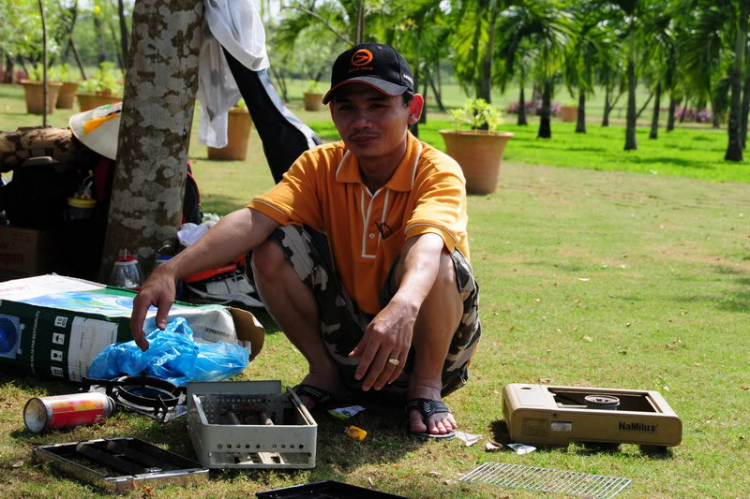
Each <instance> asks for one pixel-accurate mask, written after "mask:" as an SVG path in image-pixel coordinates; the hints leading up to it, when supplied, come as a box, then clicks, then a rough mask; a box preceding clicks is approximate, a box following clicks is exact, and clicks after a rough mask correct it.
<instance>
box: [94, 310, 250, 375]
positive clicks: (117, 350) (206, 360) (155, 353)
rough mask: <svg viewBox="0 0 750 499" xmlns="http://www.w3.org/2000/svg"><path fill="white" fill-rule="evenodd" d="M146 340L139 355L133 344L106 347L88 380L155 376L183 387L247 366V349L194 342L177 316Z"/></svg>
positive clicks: (248, 356) (182, 320)
mask: <svg viewBox="0 0 750 499" xmlns="http://www.w3.org/2000/svg"><path fill="white" fill-rule="evenodd" d="M146 339H147V340H148V342H149V348H148V350H146V351H145V352H142V351H141V349H140V348H138V346H137V345H136V344H135V341H128V342H127V343H115V344H114V345H109V346H108V347H106V348H105V349H104V350H102V351H101V352H100V353H99V355H97V356H96V358H95V359H94V361H93V362H92V363H91V367H89V372H88V377H89V378H97V379H112V378H116V377H118V376H122V375H129V376H135V375H141V374H145V375H148V376H155V377H157V378H161V379H165V380H167V381H169V382H170V383H174V384H176V385H181V386H184V385H186V384H187V383H188V382H189V381H219V380H222V379H227V378H231V377H232V376H236V375H238V374H239V373H241V372H242V370H243V369H244V368H245V366H247V364H248V361H249V358H250V352H249V351H248V349H247V348H245V347H243V346H241V345H239V344H236V343H226V342H223V341H220V342H217V343H205V344H204V343H200V344H199V343H196V342H195V341H194V340H193V330H192V329H190V326H188V324H187V321H186V320H185V319H184V318H182V317H178V318H177V319H175V320H173V321H172V322H170V323H169V324H167V327H166V329H165V330H164V331H162V330H161V329H156V330H154V331H153V332H151V333H150V334H149V335H148V336H146Z"/></svg>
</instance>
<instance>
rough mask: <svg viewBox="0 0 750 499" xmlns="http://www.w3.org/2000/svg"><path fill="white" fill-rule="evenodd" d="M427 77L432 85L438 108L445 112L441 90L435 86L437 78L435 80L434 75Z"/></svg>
mask: <svg viewBox="0 0 750 499" xmlns="http://www.w3.org/2000/svg"><path fill="white" fill-rule="evenodd" d="M438 71H440V68H439V67H438ZM427 79H428V80H429V81H430V87H432V93H433V94H435V102H436V103H437V105H438V109H439V110H440V112H441V113H445V112H446V110H445V105H443V98H442V97H441V96H440V91H439V90H438V88H437V87H436V86H435V80H433V78H432V75H431V74H430V75H428V76H427ZM438 79H440V73H439V72H438Z"/></svg>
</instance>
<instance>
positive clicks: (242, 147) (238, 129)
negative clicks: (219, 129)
mask: <svg viewBox="0 0 750 499" xmlns="http://www.w3.org/2000/svg"><path fill="white" fill-rule="evenodd" d="M252 128H253V121H252V119H250V113H249V112H248V111H247V105H246V104H245V101H244V100H243V99H240V100H239V101H238V102H237V104H235V105H234V107H232V109H230V110H229V120H228V122H227V145H226V146H225V147H222V148H221V149H217V148H214V147H209V148H208V159H221V160H227V161H245V159H247V147H248V145H249V144H250V130H252Z"/></svg>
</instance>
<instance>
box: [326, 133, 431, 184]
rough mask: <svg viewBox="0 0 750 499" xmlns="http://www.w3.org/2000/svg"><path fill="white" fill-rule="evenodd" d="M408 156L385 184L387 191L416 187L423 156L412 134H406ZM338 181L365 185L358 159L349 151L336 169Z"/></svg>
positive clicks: (419, 144) (420, 145) (420, 146)
mask: <svg viewBox="0 0 750 499" xmlns="http://www.w3.org/2000/svg"><path fill="white" fill-rule="evenodd" d="M406 135H407V137H406V154H404V159H402V160H401V162H400V163H399V165H398V168H396V171H395V172H393V175H392V176H391V178H390V180H388V182H387V183H386V184H385V187H386V188H387V189H390V190H392V191H404V192H407V191H410V190H411V189H412V187H413V186H414V178H415V177H416V172H417V163H418V161H419V157H420V156H421V155H422V144H421V143H420V142H419V140H417V138H416V137H414V135H412V133H411V132H409V131H407V132H406ZM336 181H338V182H342V183H355V184H363V183H364V182H363V181H362V174H361V173H360V171H359V163H358V162H357V158H356V157H355V156H354V155H353V154H352V153H351V151H349V150H347V151H346V153H345V154H344V157H343V158H341V162H340V163H339V165H338V167H337V169H336Z"/></svg>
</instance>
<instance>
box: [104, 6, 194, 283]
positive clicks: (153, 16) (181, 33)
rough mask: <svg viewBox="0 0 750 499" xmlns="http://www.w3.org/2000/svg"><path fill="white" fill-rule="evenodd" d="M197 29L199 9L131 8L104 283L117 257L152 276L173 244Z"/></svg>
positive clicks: (182, 180) (189, 120)
mask: <svg viewBox="0 0 750 499" xmlns="http://www.w3.org/2000/svg"><path fill="white" fill-rule="evenodd" d="M202 23H203V3H202V2H195V1H192V0H137V1H136V3H135V7H134V10H133V27H134V29H133V44H132V55H131V57H130V66H129V68H128V71H127V78H126V81H125V95H124V101H123V106H122V119H121V123H120V132H119V140H118V153H117V167H116V169H115V178H114V183H113V186H112V198H111V204H110V209H109V217H108V227H107V235H106V238H105V242H104V254H103V257H102V262H101V267H100V269H99V279H100V280H101V281H104V280H106V278H107V277H108V275H109V271H110V270H111V268H112V265H113V264H114V261H115V260H116V258H117V254H118V252H119V250H121V249H128V250H129V251H130V253H132V254H133V255H135V256H136V258H137V259H138V260H139V261H140V262H141V265H142V266H143V268H144V269H150V268H151V267H152V265H153V262H154V256H155V253H156V250H157V249H158V248H160V247H162V246H163V245H164V244H171V245H175V244H176V238H177V237H176V236H177V230H178V229H179V226H180V223H181V221H182V200H183V193H184V190H185V178H186V175H187V166H186V164H187V153H188V145H189V140H190V128H191V125H192V121H193V110H194V108H195V94H196V92H197V89H198V50H199V48H200V42H201V27H202ZM173 247H176V246H173Z"/></svg>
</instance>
